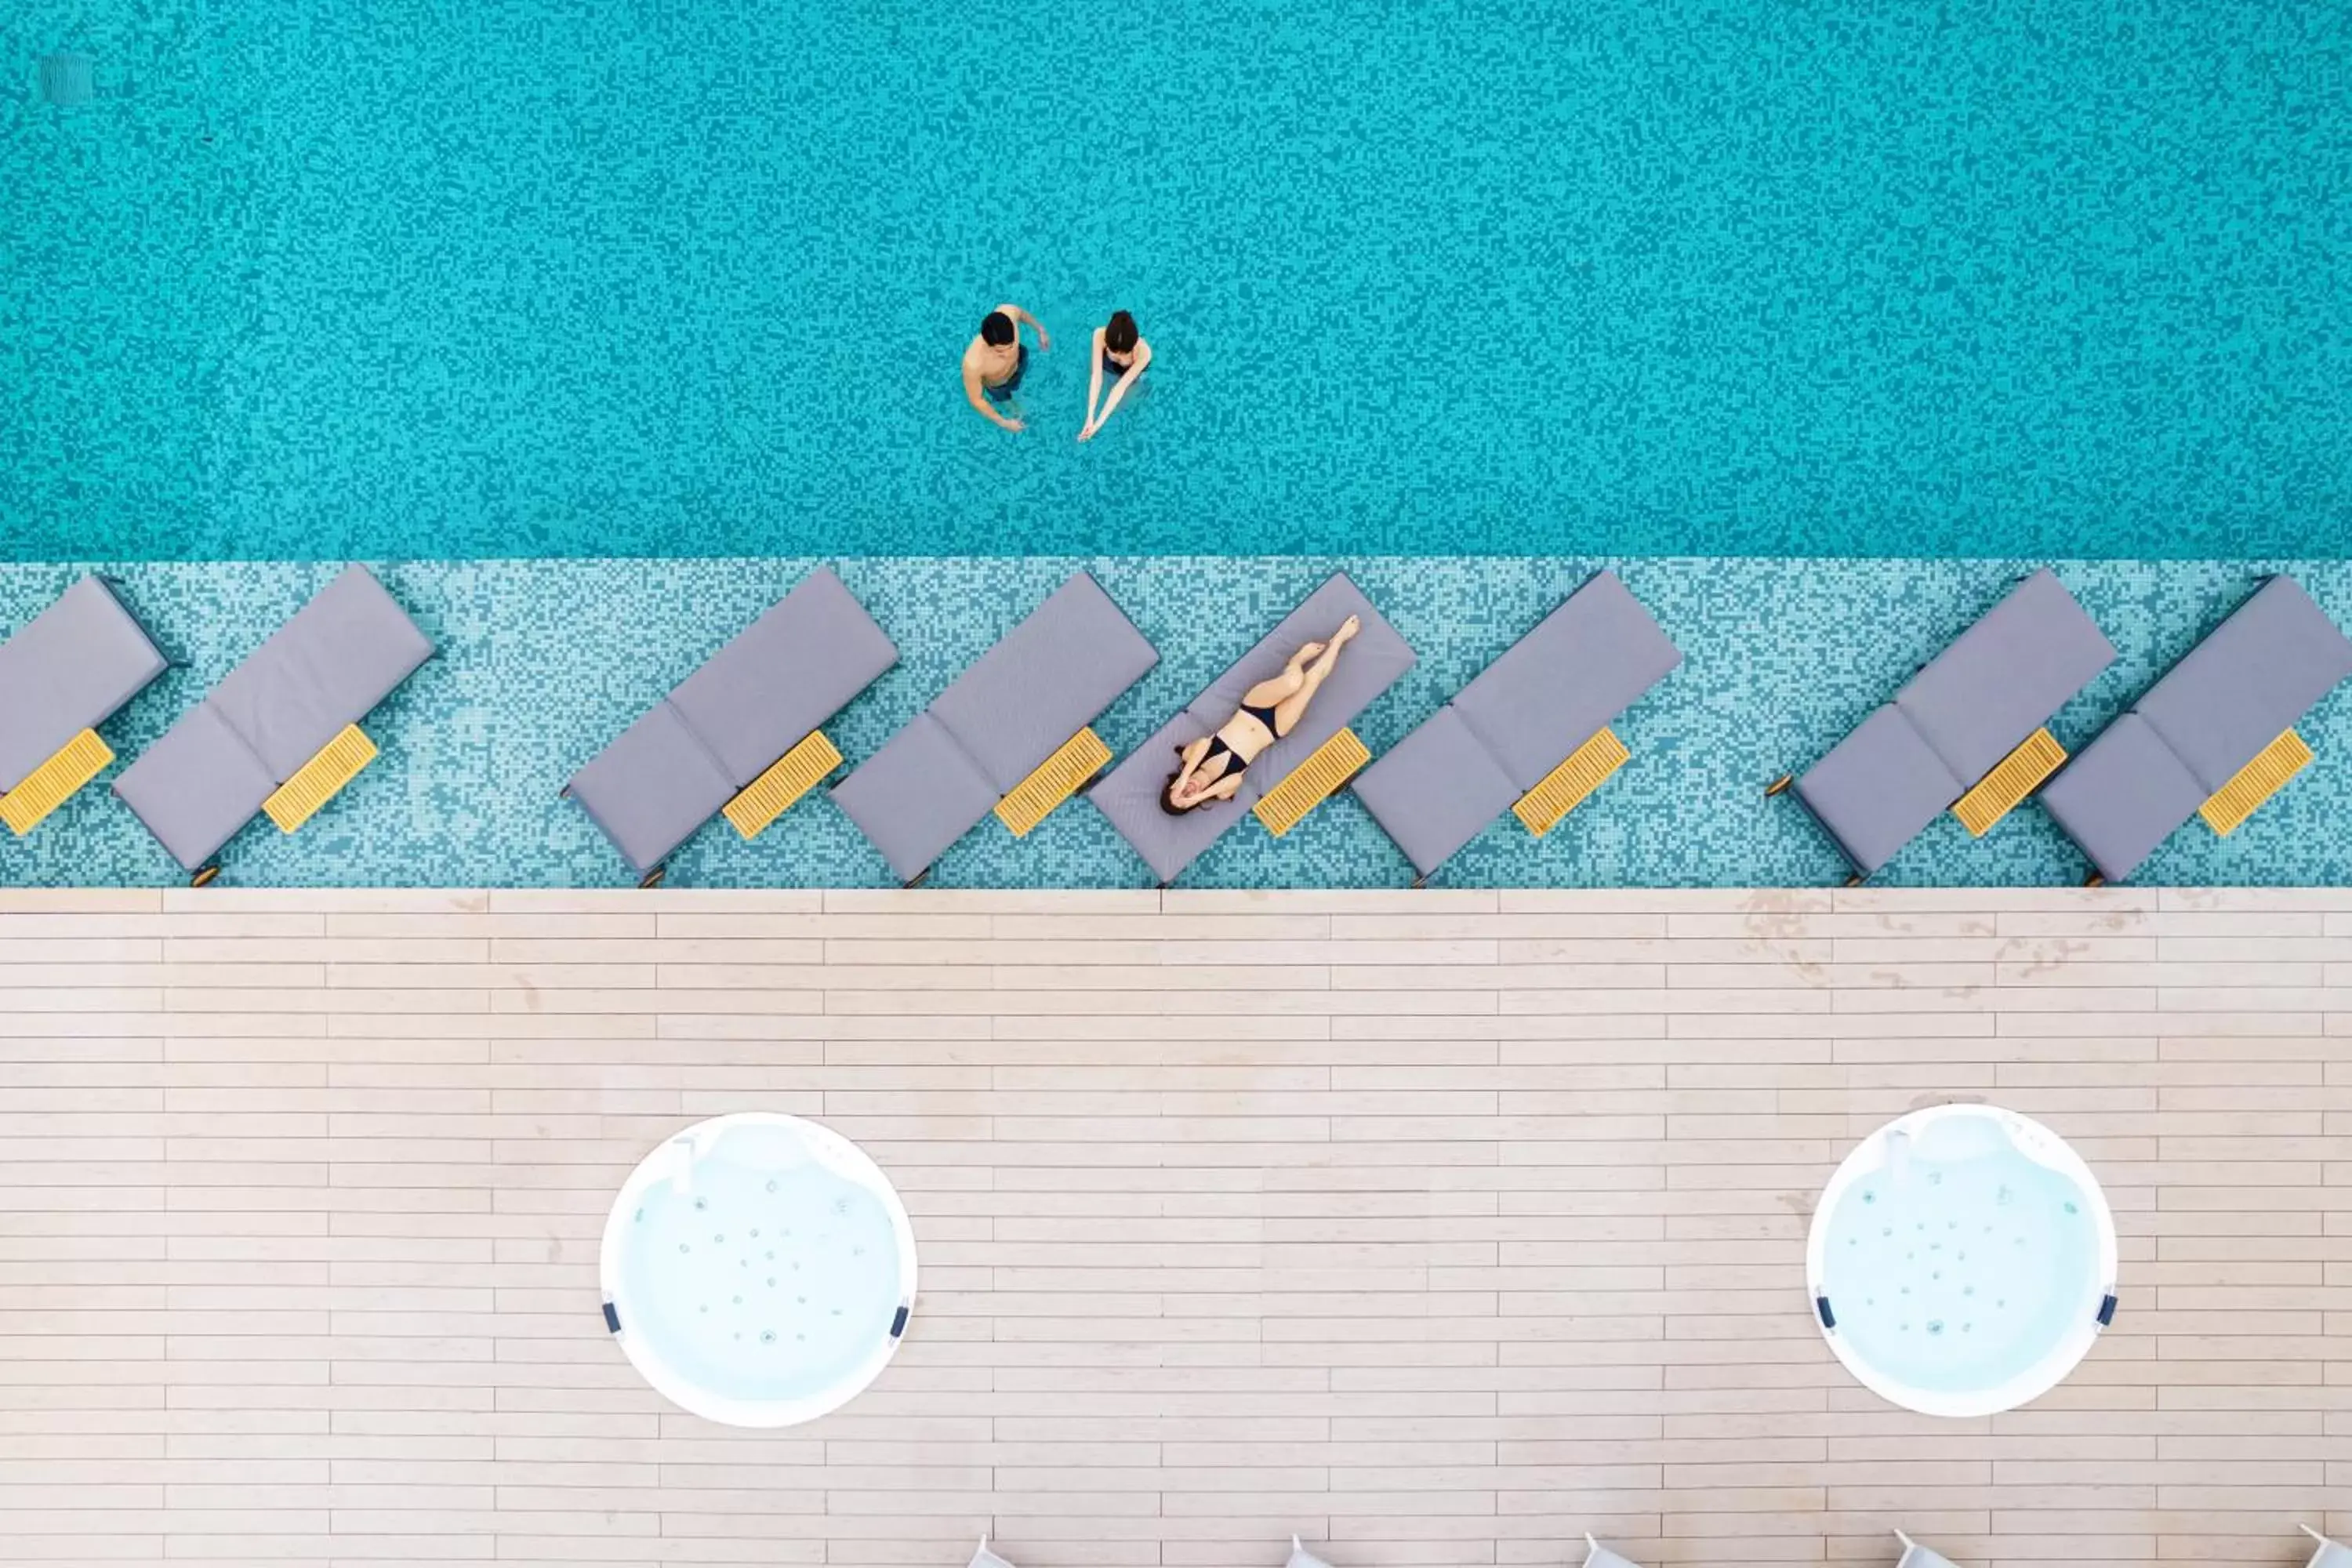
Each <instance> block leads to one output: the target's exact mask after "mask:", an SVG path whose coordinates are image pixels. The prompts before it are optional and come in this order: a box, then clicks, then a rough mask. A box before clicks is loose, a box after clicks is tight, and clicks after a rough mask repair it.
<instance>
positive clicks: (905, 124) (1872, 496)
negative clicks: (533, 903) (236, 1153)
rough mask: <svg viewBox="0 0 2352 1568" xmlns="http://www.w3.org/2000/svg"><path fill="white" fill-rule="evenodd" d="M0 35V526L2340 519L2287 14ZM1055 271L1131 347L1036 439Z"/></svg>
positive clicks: (2314, 120)
mask: <svg viewBox="0 0 2352 1568" xmlns="http://www.w3.org/2000/svg"><path fill="white" fill-rule="evenodd" d="M0 45H5V58H6V59H7V61H8V66H9V68H8V73H7V74H6V75H5V78H0V149H5V153H0V157H5V177H0V233H5V234H6V235H7V236H8V251H9V260H8V264H7V265H6V266H5V268H0V377H4V378H5V381H6V383H7V384H8V385H9V388H10V394H11V395H9V396H7V397H5V398H0V455H5V461H0V554H5V555H6V556H8V557H10V558H14V559H20V560H22V559H51V558H69V559H84V558H99V559H118V560H119V559H163V558H179V559H222V560H250V559H278V560H287V559H293V560H328V559H340V558H346V557H353V556H356V557H362V558H367V559H383V558H387V557H390V558H411V559H417V558H467V557H476V558H479V557H493V556H497V557H508V556H513V557H525V556H593V555H608V556H620V555H663V554H705V555H743V556H762V555H802V554H820V553H821V554H828V555H835V554H838V555H856V556H876V555H942V554H944V555H978V554H1011V553H1028V552H1035V553H1047V554H1068V553H1108V554H1118V555H1132V554H1150V553H1181V554H1187V555H1191V554H1210V555H1216V554H1226V555H1256V554H1262V553H1269V552H1309V553H1326V554H1328V553H1343V554H1388V553H1401V554H1435V555H1449V556H1450V555H1459V554H1465V553H1472V554H1487V553H1500V554H1510V555H1522V554H1525V555H1593V554H1608V555H1613V556H1669V555H1728V554H1743V555H1784V556H1820V555H1843V556H1853V555H1909V556H1932V555H1980V556H2004V557H2006V556H2041V555H2065V556H2078V555H2089V556H2104V557H2116V558H2140V559H2146V558H2158V557H2162V558H2183V559H2186V558H2196V557H2222V556H2247V555H2294V556H2304V557H2309V556H2318V555H2334V556H2340V555H2343V554H2344V553H2346V552H2347V548H2352V539H2347V526H2346V519H2347V516H2352V464H2347V459H2346V452H2345V445H2344V442H2343V439H2342V433H2343V431H2344V429H2345V427H2346V425H2347V402H2346V399H2347V388H2352V332H2347V331H2346V330H2345V322H2346V321H2347V319H2352V269H2347V268H2345V267H2343V266H2342V265H2340V261H2339V258H2340V255H2341V252H2342V245H2343V226H2344V207H2343V196H2342V193H2343V192H2344V191H2345V190H2347V188H2352V117H2347V115H2346V114H2345V113H2344V104H2343V97H2342V86H2341V84H2342V83H2343V82H2344V80H2345V79H2347V76H2352V13H2347V11H2346V9H2345V8H2344V7H2342V6H2336V5H2276V4H2271V3H2267V0H2210V3H2208V4H2201V5H2174V4H2168V3H2166V0H2097V3H2095V4H2094V3H2091V0H2060V3H2059V4H2056V5H2051V4H2047V3H2042V0H1956V3H1955V4H1950V5H1937V6H1895V7H1888V6H1884V5H1870V4H1867V3H1865V0H1828V3H1824V4H1819V5H1804V6H1781V7H1769V8H1766V9H1764V10H1760V11H1759V10H1758V9H1757V8H1755V7H1752V6H1741V5H1721V4H1717V3H1713V0H1704V3H1688V4H1677V5H1652V4H1636V3H1635V0H1600V3H1598V4H1593V5H1580V6H1573V7H1570V6H1506V5H1454V6H1446V7H1439V8H1434V9H1433V8H1430V7H1417V6H1376V5H1342V6H1340V7H1339V8H1338V9H1336V10H1334V9H1332V8H1328V7H1318V8H1300V7H1281V6H1276V5H1265V4H1262V3H1258V0H1175V3H1172V4H1169V5H1160V6H1153V7H1148V8H1135V7H1129V8H1124V9H1118V10H1103V9H1100V8H1089V7H1060V8H1047V9H1044V10H1040V9H1039V8H1037V7H1035V6H1032V5H1017V4H1014V3H1013V0H977V3H975V4H971V5H953V6H924V5H907V4H896V3H890V4H879V5H820V4H818V3H816V0H780V3H778V4H773V5H756V6H728V7H720V8H716V9H714V8H711V7H709V6H700V5H687V4H682V3H679V0H668V3H662V0H648V3H645V4H635V5H625V6H594V5H580V4H576V3H572V0H515V3H512V4H502V5H487V6H450V5H432V4H428V3H427V0H378V3H376V4H372V5H365V6H331V5H310V6H296V7H291V8H289V7H283V6H240V5H214V4H210V3H208V0H137V3H135V4H134V3H133V0H92V3H84V0H74V3H72V4H68V0H19V3H18V4H16V5H10V6H8V7H6V8H5V15H0ZM64 52H73V53H77V54H79V55H80V56H82V57H83V58H85V59H86V61H87V63H88V74H89V78H90V79H91V81H92V83H93V85H94V89H95V91H94V95H93V96H92V97H91V98H90V100H89V101H88V102H86V103H83V104H80V105H79V106H59V105H56V104H52V103H50V102H48V101H47V100H46V98H45V96H44V93H43V91H42V88H41V82H42V72H41V71H40V69H39V62H40V61H41V60H42V59H43V58H45V57H49V56H52V55H55V54H59V53H64ZM71 74H72V73H69V72H59V73H58V76H59V78H60V79H64V78H66V77H69V76H70V75H71ZM1008 297H1009V298H1011V299H1013V300H1018V301H1019V302H1021V303H1023V304H1024V305H1027V306H1029V307H1030V308H1032V309H1034V310H1036V311H1037V312H1038V313H1039V314H1040V315H1041V316H1042V317H1043V318H1044V319H1045V321H1047V322H1048V323H1049V324H1050V325H1051V326H1052V327H1053V328H1054V329H1055V338H1056V344H1057V346H1056V348H1055V351H1054V352H1053V353H1050V354H1047V355H1045V356H1044V357H1043V359H1042V361H1041V362H1040V363H1039V364H1038V365H1037V366H1036V367H1035V369H1034V371H1033V373H1032V378H1031V379H1032V382H1033V388H1032V390H1031V393H1030V399H1031V402H1032V405H1033V407H1034V411H1035V412H1036V413H1037V421H1036V428H1034V430H1033V431H1032V432H1031V433H1030V434H1029V435H1028V436H1027V437H1025V438H1021V439H1012V438H1007V437H1003V436H1001V435H1000V434H999V433H998V432H996V431H995V430H993V429H992V428H990V427H987V426H983V425H982V422H981V421H980V420H979V419H978V418H977V417H976V416H972V415H971V414H970V413H969V412H967V411H965V410H964V409H963V408H962V406H961V400H960V398H959V395H958V392H957V387H956V382H955V373H954V367H955V363H956V355H957V353H958V352H959V350H960V348H961V344H962V342H964V341H965V339H966V338H967V337H968V336H969V335H970V334H971V331H973V330H974V327H975V325H976V323H977V321H978V319H979V316H980V314H981V312H982V311H983V310H986V309H987V308H988V307H989V306H991V305H992V304H993V303H995V302H996V301H997V300H1000V299H1003V298H1008ZM1118 306H1124V307H1127V308H1129V309H1131V310H1134V311H1135V313H1136V315H1137V316H1138V318H1139V321H1140V322H1141V324H1142V327H1143V330H1144V331H1145V332H1146V334H1147V335H1149V336H1150V338H1151V339H1152V341H1153V342H1154V343H1155V344H1156V345H1157V347H1158V349H1159V351H1160V360H1161V367H1162V369H1161V372H1160V373H1157V374H1155V378H1154V379H1155V380H1156V382H1157V383H1158V384H1157V385H1156V387H1155V389H1154V393H1153V397H1152V402H1151V404H1150V406H1148V407H1143V408H1139V409H1137V410H1135V411H1133V413H1132V414H1131V415H1130V414H1124V413H1123V414H1122V415H1121V416H1119V418H1118V419H1117V420H1114V421H1113V423H1112V424H1111V426H1110V427H1109V428H1108V430H1107V431H1106V433H1105V435H1104V436H1103V437H1101V438H1099V439H1097V440H1096V441H1095V442H1092V443H1090V444H1088V445H1087V446H1085V447H1080V446H1078V445H1077V444H1076V442H1075V441H1074V440H1073V439H1072V438H1071V437H1073V436H1074V435H1075V433H1076V427H1077V423H1078V418H1079V415H1080V410H1081V407H1082V405H1083V400H1084V396H1085V365H1084V360H1083V354H1082V352H1081V350H1082V345H1083V343H1084V341H1085V333H1086V331H1087V328H1089V327H1090V326H1091V325H1093V324H1095V323H1096V322H1097V321H1100V320H1102V319H1103V317H1104V315H1105V314H1106V313H1107V312H1108V310H1111V309H1112V308H1114V307H1118Z"/></svg>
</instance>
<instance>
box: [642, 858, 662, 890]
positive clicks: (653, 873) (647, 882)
mask: <svg viewBox="0 0 2352 1568" xmlns="http://www.w3.org/2000/svg"><path fill="white" fill-rule="evenodd" d="M668 875H669V867H668V865H667V864H666V863H665V864H663V865H659V866H656V867H655V868H653V869H652V870H650V871H648V872H646V875H645V879H644V880H642V881H640V882H639V883H638V884H637V890H638V891H639V892H646V891H649V890H651V889H655V888H658V887H660V886H661V885H662V879H663V878H665V877H667V876H668Z"/></svg>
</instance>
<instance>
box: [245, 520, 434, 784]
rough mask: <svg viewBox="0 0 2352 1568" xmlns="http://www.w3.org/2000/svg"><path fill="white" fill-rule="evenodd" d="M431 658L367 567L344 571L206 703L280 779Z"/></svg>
mask: <svg viewBox="0 0 2352 1568" xmlns="http://www.w3.org/2000/svg"><path fill="white" fill-rule="evenodd" d="M432 657H433V645H432V644H431V643H430V642H428V641H426V640H425V634H424V633H423V632H421V631H418V630H417V629H416V623H415V621H412V620H410V619H409V618H408V612H407V611H405V610H404V609H402V608H401V607H400V605H398V604H397V603H395V602H394V599H393V596H392V595H390V594H387V593H385V592H384V590H383V584H381V583H379V582H377V581H376V580H375V574H373V573H372V572H370V571H369V570H368V569H367V568H366V567H364V566H352V567H349V568H347V569H346V570H345V571H344V572H343V573H342V574H341V576H339V577H337V578H336V579H335V580H334V581H333V582H331V583H330V584H327V585H326V586H325V587H324V588H322V589H320V591H319V594H318V595H317V597H315V598H313V599H312V600H311V601H310V603H309V604H307V605H303V606H302V607H301V608H300V609H299V610H297V611H296V612H294V618H293V619H292V620H289V621H288V622H287V623H286V624H285V625H284V626H280V627H278V630H277V631H275V632H273V633H271V634H270V637H269V640H268V642H265V643H263V644H262V645H261V646H260V647H257V648H256V649H255V650H254V651H253V652H252V653H251V654H250V655H249V656H247V658H246V660H245V662H244V663H242V664H240V665H238V666H237V667H236V668H235V669H232V670H230V671H229V672H228V674H227V675H226V676H225V677H223V678H222V680H221V683H220V684H219V685H218V686H216V687H215V688H213V694H212V696H211V697H210V698H208V699H206V700H207V701H209V702H210V703H211V704H212V706H213V707H214V708H215V710H218V712H219V713H220V715H221V717H222V718H224V719H226V720H227V721H229V726H230V727H231V728H232V729H234V730H235V731H236V732H237V733H238V734H239V735H240V736H242V737H244V739H245V742H246V743H247V745H249V746H251V747H252V748H253V750H254V752H255V754H256V755H257V756H259V757H260V759H261V761H262V764H263V765H264V766H265V767H267V768H268V769H269V771H270V772H271V773H276V774H277V775H278V783H280V784H284V783H285V782H286V781H287V780H288V779H289V778H291V777H293V776H294V773H295V771H296V770H297V769H299V767H301V765H302V764H303V763H307V762H309V761H310V759H311V758H312V757H315V756H317V755H318V754H319V750H320V747H322V746H324V745H325V744H326V743H327V742H330V741H331V740H333V739H334V738H335V736H336V735H337V734H338V733H339V732H341V730H342V728H343V726H344V725H346V724H356V723H358V722H359V721H361V720H362V719H363V718H365V717H366V716H367V715H368V713H369V712H370V710H373V708H374V707H375V705H376V704H377V703H379V702H381V701H383V700H384V698H385V697H387V696H389V695H390V694H391V692H392V689H393V688H394V687H395V686H398V685H399V684H400V683H401V682H402V681H404V680H405V679H408V678H409V677H410V676H411V675H413V674H415V670H416V667H417V666H419V665H421V664H423V663H424V662H425V660H426V659H428V658H432Z"/></svg>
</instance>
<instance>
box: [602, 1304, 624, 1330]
mask: <svg viewBox="0 0 2352 1568" xmlns="http://www.w3.org/2000/svg"><path fill="white" fill-rule="evenodd" d="M604 1330H605V1331H606V1332H607V1333H614V1334H617V1333H619V1332H620V1331H621V1314H620V1313H619V1312H618V1311H616V1310H614V1306H613V1303H612V1302H610V1301H607V1302H605V1303H604Z"/></svg>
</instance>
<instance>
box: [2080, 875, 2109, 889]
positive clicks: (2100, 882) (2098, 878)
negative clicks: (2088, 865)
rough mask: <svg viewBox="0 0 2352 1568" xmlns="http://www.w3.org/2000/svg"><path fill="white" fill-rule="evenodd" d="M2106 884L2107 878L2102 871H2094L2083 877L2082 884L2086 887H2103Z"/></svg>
mask: <svg viewBox="0 0 2352 1568" xmlns="http://www.w3.org/2000/svg"><path fill="white" fill-rule="evenodd" d="M2106 885H2107V879H2106V876H2105V873H2104V872H2099V871H2094V872H2092V873H2091V874H2090V875H2089V876H2087V877H2085V878H2084V879H2083V886H2084V887H2086V888H2104V887H2105V886H2106Z"/></svg>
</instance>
